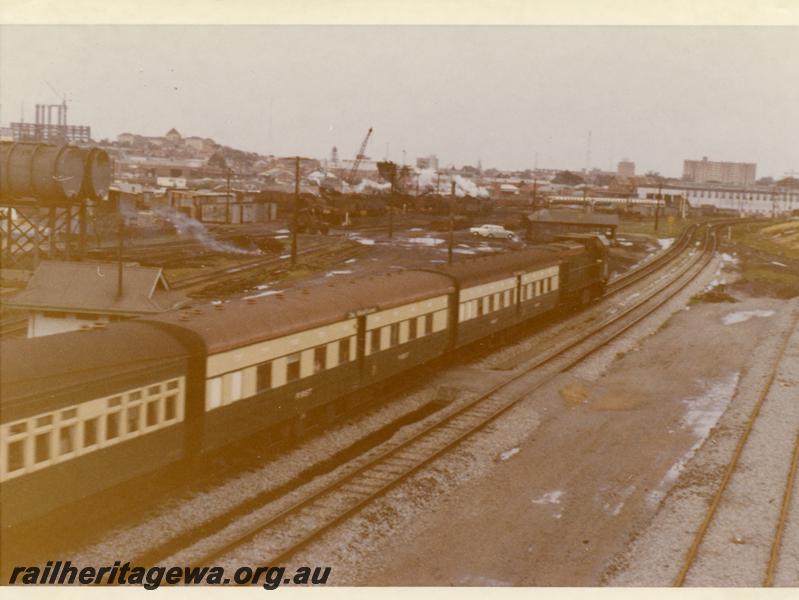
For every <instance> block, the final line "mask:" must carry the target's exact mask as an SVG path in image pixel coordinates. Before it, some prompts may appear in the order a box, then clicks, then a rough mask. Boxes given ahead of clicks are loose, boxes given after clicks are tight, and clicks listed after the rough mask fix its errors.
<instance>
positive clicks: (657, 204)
mask: <svg viewBox="0 0 799 600" xmlns="http://www.w3.org/2000/svg"><path fill="white" fill-rule="evenodd" d="M662 191H663V182H662V181H658V196H657V198H655V233H657V230H658V219H659V218H660V195H661V192H662Z"/></svg>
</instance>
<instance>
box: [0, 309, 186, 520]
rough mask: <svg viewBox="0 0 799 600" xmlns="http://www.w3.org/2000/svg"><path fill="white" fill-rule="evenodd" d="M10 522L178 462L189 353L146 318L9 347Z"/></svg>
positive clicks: (2, 494)
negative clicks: (154, 327) (144, 322)
mask: <svg viewBox="0 0 799 600" xmlns="http://www.w3.org/2000/svg"><path fill="white" fill-rule="evenodd" d="M0 364H2V367H3V368H2V395H1V399H0V402H1V404H0V417H2V422H1V423H0V442H1V443H0V485H2V488H1V489H0V500H2V506H1V507H0V508H1V509H2V511H1V513H0V516H2V522H3V525H7V524H10V523H12V522H14V521H16V520H19V519H22V518H23V517H27V518H30V517H32V516H36V515H38V514H42V513H44V512H47V511H49V510H52V509H54V508H57V507H58V506H61V505H66V504H69V503H71V502H74V501H76V500H79V499H80V498H83V497H85V496H88V495H91V494H93V493H96V492H98V491H100V490H103V489H106V488H109V487H112V486H114V485H116V484H118V483H121V482H123V481H126V480H128V479H131V478H133V477H136V476H138V475H144V474H146V473H148V472H150V471H153V470H155V469H157V468H159V467H160V466H165V465H167V464H170V463H173V462H175V461H176V460H178V459H179V458H180V457H181V455H182V453H183V448H182V445H183V444H182V439H183V433H184V431H183V421H184V402H185V383H186V381H185V373H186V353H185V350H184V348H183V347H182V346H181V345H180V344H179V343H177V342H176V341H175V340H174V339H173V338H171V337H169V336H167V335H164V334H162V333H161V332H160V331H158V330H156V329H153V328H151V327H148V326H147V325H145V324H142V323H137V322H132V321H131V322H122V323H118V324H115V325H114V327H109V328H108V329H103V330H94V331H90V332H85V331H75V332H70V333H64V334H60V335H54V336H48V337H42V338H33V339H29V340H11V341H4V342H3V344H2V345H0Z"/></svg>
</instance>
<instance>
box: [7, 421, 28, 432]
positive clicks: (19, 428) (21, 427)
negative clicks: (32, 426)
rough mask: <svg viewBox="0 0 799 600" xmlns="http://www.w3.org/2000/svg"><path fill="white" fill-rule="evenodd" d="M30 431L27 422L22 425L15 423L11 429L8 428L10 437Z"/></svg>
mask: <svg viewBox="0 0 799 600" xmlns="http://www.w3.org/2000/svg"><path fill="white" fill-rule="evenodd" d="M26 431H28V424H27V423H25V422H22V423H14V424H13V425H12V426H11V427H9V428H8V435H15V434H17V433H25V432H26Z"/></svg>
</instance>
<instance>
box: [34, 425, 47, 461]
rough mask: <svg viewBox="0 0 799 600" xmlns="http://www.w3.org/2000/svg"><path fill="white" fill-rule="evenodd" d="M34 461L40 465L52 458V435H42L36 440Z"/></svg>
mask: <svg viewBox="0 0 799 600" xmlns="http://www.w3.org/2000/svg"><path fill="white" fill-rule="evenodd" d="M34 440H35V446H34V449H35V452H34V457H33V460H34V462H37V463H40V462H44V461H46V460H47V459H48V458H50V433H49V432H48V433H40V434H39V435H37V436H36V437H35V438H34Z"/></svg>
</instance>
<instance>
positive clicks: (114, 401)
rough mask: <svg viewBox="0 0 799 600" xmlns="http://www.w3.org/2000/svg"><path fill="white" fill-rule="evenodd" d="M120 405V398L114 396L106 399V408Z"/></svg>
mask: <svg viewBox="0 0 799 600" xmlns="http://www.w3.org/2000/svg"><path fill="white" fill-rule="evenodd" d="M120 404H122V396H115V397H113V398H109V399H108V408H113V407H114V406H119V405H120Z"/></svg>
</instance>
